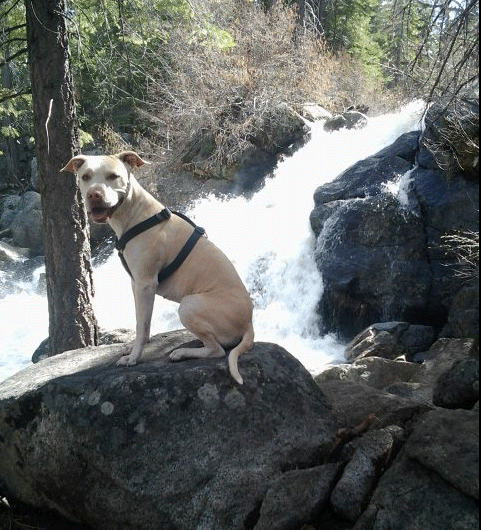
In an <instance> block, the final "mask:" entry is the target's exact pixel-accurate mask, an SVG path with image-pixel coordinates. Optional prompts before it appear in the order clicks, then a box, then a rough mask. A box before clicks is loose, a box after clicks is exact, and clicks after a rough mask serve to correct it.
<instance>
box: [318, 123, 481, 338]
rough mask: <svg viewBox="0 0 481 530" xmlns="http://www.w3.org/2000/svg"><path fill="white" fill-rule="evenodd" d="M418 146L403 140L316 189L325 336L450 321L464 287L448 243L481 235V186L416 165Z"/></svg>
mask: <svg viewBox="0 0 481 530" xmlns="http://www.w3.org/2000/svg"><path fill="white" fill-rule="evenodd" d="M418 139H419V133H408V134H407V135H404V136H403V137H401V138H400V139H399V140H398V141H397V142H395V144H393V145H392V146H390V147H389V148H386V149H384V150H382V151H380V152H379V153H378V154H376V155H374V156H372V157H370V158H368V159H366V160H363V161H360V162H358V163H357V164H355V165H354V166H352V167H351V168H349V169H347V170H346V171H345V172H344V173H343V174H341V175H340V176H339V177H338V178H337V179H335V180H334V181H333V182H331V183H328V184H325V185H323V186H321V187H320V188H318V189H317V190H316V192H315V195H314V200H315V209H314V211H313V212H312V213H311V226H312V229H313V231H314V233H315V235H316V237H317V247H316V262H317V266H318V268H319V270H320V272H321V273H322V276H323V282H324V293H323V297H322V299H321V301H320V305H319V309H320V314H321V316H322V318H321V328H322V331H323V332H325V333H330V332H334V333H337V334H339V335H340V336H341V337H342V338H343V339H346V340H351V339H352V338H353V337H354V336H355V335H357V334H358V333H360V332H361V331H362V330H363V329H365V328H367V327H368V326H369V325H371V324H372V323H373V322H386V321H396V320H397V321H407V322H410V323H412V324H420V325H430V326H433V327H435V328H437V329H438V330H440V329H441V328H442V327H443V326H444V325H445V324H446V321H447V317H448V311H449V307H450V305H451V303H452V300H453V299H454V297H455V295H456V293H458V291H459V290H460V289H461V288H462V281H464V280H463V279H461V278H459V274H457V266H458V263H457V257H456V253H455V252H454V253H453V252H446V248H445V245H444V244H443V240H442V236H443V235H446V234H449V233H451V232H453V231H459V230H463V231H466V230H471V231H473V232H476V231H478V230H479V219H478V212H479V181H476V180H474V179H471V178H466V175H465V174H464V173H460V174H456V175H449V174H447V173H445V172H443V171H442V170H441V169H432V168H429V169H428V168H425V167H421V166H415V165H414V160H415V159H416V157H417V155H418V149H419V148H418ZM478 313H479V310H478ZM453 319H454V317H453ZM473 321H474V320H473ZM471 327H472V326H471Z"/></svg>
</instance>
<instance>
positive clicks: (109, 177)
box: [107, 173, 119, 180]
mask: <svg viewBox="0 0 481 530" xmlns="http://www.w3.org/2000/svg"><path fill="white" fill-rule="evenodd" d="M118 178H119V176H118V175H116V174H115V173H110V175H107V180H116V179H118Z"/></svg>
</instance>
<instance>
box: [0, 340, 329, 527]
mask: <svg viewBox="0 0 481 530" xmlns="http://www.w3.org/2000/svg"><path fill="white" fill-rule="evenodd" d="M190 338H191V337H190V336H189V335H187V334H185V333H181V332H177V333H171V334H166V335H163V336H159V337H157V338H154V339H153V340H152V341H151V342H150V343H149V344H148V345H147V351H146V353H145V356H144V359H143V362H142V363H140V364H138V365H136V366H134V367H131V368H128V369H126V368H124V367H117V366H116V365H115V361H116V359H117V358H118V357H119V356H120V355H122V354H124V353H125V352H126V351H127V349H128V346H125V345H107V346H100V347H97V348H87V349H83V350H76V351H73V352H67V353H64V354H60V355H57V356H55V357H50V358H48V359H45V360H44V361H42V362H39V363H37V364H36V365H32V366H31V367H29V368H27V369H25V370H24V371H22V372H20V373H18V374H16V375H15V376H13V377H11V378H10V379H8V380H6V381H4V382H3V383H2V385H1V388H0V453H1V454H2V459H0V480H1V481H3V482H4V483H5V485H6V486H7V488H8V489H9V490H10V492H11V493H13V495H14V496H16V497H18V498H19V499H21V500H23V501H24V502H26V503H28V504H30V505H33V506H36V507H39V508H42V507H48V508H51V509H55V510H57V511H59V512H61V513H62V514H64V515H65V516H67V517H69V518H71V519H73V520H77V521H81V522H83V523H85V524H88V525H90V526H91V527H92V528H96V529H102V530H110V529H115V530H121V529H122V530H123V529H125V528H127V527H128V528H131V529H138V530H149V529H152V530H159V529H160V528H162V529H163V530H176V529H179V528H182V529H183V530H191V529H192V530H194V529H196V530H208V529H209V530H217V529H220V528H226V529H227V528H228V529H229V530H244V528H245V524H246V521H251V524H252V520H253V518H255V514H256V513H258V507H259V505H260V503H261V501H262V499H263V498H264V497H265V494H266V492H267V490H268V488H269V485H271V484H272V482H273V480H275V478H276V477H278V476H280V475H281V474H282V470H285V469H286V468H290V467H291V466H293V467H306V466H309V465H313V464H314V465H315V463H316V462H318V461H319V459H323V458H325V457H326V455H327V453H328V451H329V450H330V447H331V446H332V443H333V440H334V438H335V431H336V424H335V422H334V418H333V415H332V412H331V410H330V407H329V405H328V403H327V400H326V399H325V397H324V396H323V395H322V392H321V391H320V390H319V388H318V387H317V385H316V383H315V382H314V380H313V379H312V377H311V376H310V375H309V373H308V372H307V371H306V370H305V369H304V368H303V367H302V365H301V364H300V363H299V362H298V361H297V360H296V359H294V358H293V357H292V356H291V355H289V354H288V353H287V352H286V351H285V350H283V349H282V348H279V347H277V346H275V345H270V344H262V343H258V344H256V345H255V346H254V348H253V350H252V351H251V352H250V353H249V354H246V355H244V356H243V357H242V358H241V360H240V363H239V364H240V371H241V373H242V374H243V376H244V380H245V384H244V385H243V386H240V387H239V386H237V385H235V384H233V382H232V379H231V378H230V377H229V374H228V368H227V366H226V361H225V359H217V360H216V359H210V360H194V361H186V362H182V363H171V362H169V361H168V360H167V359H166V356H167V355H168V354H169V352H171V351H172V350H173V349H175V348H176V347H179V346H180V345H181V344H183V343H185V342H186V340H190ZM286 396H287V397H288V399H286Z"/></svg>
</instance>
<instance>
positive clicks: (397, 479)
mask: <svg viewBox="0 0 481 530" xmlns="http://www.w3.org/2000/svg"><path fill="white" fill-rule="evenodd" d="M478 529H479V508H478V503H477V501H475V500H474V499H472V498H471V497H467V496H466V495H464V494H463V493H462V492H460V491H459V490H457V489H456V488H454V487H453V486H451V485H450V484H448V483H446V481H445V480H443V479H442V478H441V477H440V476H439V475H437V474H435V473H432V472H430V471H429V470H427V469H426V468H425V467H423V466H422V465H421V464H419V463H418V462H416V461H413V460H411V459H409V458H408V457H406V455H405V454H404V453H403V454H402V455H400V457H399V458H398V459H397V460H396V461H395V463H394V464H393V465H392V466H391V467H390V468H389V470H388V471H387V472H386V473H385V474H384V475H383V476H382V478H381V480H380V482H379V485H378V487H377V489H376V490H375V493H374V495H373V497H372V500H371V503H370V504H369V506H368V508H367V509H366V511H365V512H364V514H363V515H362V516H361V518H360V519H359V520H358V521H357V523H356V524H355V525H354V527H353V530H478Z"/></svg>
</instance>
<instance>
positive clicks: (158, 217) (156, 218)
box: [115, 208, 205, 283]
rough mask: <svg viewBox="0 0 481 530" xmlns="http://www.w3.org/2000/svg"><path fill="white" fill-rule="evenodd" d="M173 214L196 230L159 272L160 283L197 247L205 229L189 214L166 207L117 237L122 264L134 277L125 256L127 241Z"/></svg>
mask: <svg viewBox="0 0 481 530" xmlns="http://www.w3.org/2000/svg"><path fill="white" fill-rule="evenodd" d="M172 214H174V215H176V216H177V217H180V218H181V219H183V220H184V221H187V222H188V223H189V224H190V225H192V226H193V227H194V232H193V233H192V235H191V236H190V237H189V239H188V240H187V242H186V244H185V245H184V246H183V247H182V249H181V250H180V252H179V253H178V254H177V256H176V257H175V259H174V260H173V261H172V262H171V263H169V264H168V265H167V266H166V267H164V268H163V269H162V270H161V271H160V272H159V274H158V276H157V280H158V282H159V283H161V282H163V281H164V280H166V279H167V278H168V277H169V276H171V275H172V274H174V272H175V271H176V270H177V269H178V268H179V267H180V266H181V265H182V263H184V261H185V260H186V258H187V256H188V255H189V254H190V253H191V251H192V249H193V248H194V247H195V245H196V243H197V241H199V239H200V238H201V237H202V236H205V230H204V229H203V228H201V227H200V226H197V225H196V224H195V223H194V222H192V221H191V220H190V219H189V218H188V217H187V216H185V215H184V214H181V213H179V212H171V211H170V210H169V209H168V208H164V209H163V210H162V211H161V212H159V213H156V214H155V215H153V216H152V217H149V218H148V219H146V220H145V221H142V222H141V223H139V224H138V225H135V226H133V227H132V228H129V229H128V230H127V232H125V234H123V235H122V236H121V237H120V239H117V242H116V245H115V248H116V249H117V250H118V251H119V257H120V261H121V262H122V265H123V266H124V268H125V270H126V271H127V272H128V273H129V274H130V276H131V277H132V273H131V272H130V269H129V266H128V265H127V261H126V260H125V257H124V254H123V252H124V250H125V247H126V245H127V243H128V242H129V241H130V240H131V239H133V238H134V237H136V236H138V235H139V234H141V233H142V232H145V231H146V230H148V229H149V228H152V227H153V226H156V225H158V224H160V223H162V222H164V221H167V220H168V219H170V218H171V217H172Z"/></svg>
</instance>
